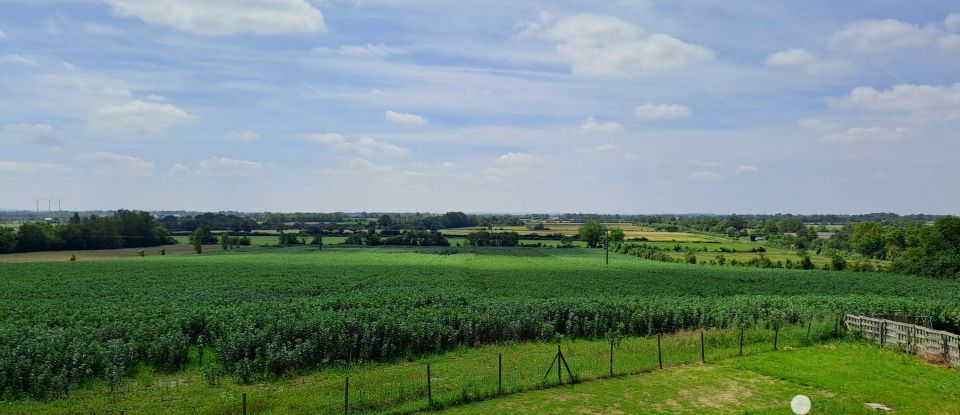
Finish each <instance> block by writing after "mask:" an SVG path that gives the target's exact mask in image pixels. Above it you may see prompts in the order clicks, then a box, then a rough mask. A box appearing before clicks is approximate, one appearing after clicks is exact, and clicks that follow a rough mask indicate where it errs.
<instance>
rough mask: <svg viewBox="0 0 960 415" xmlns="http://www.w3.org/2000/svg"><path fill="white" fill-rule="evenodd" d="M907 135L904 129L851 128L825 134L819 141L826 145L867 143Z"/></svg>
mask: <svg viewBox="0 0 960 415" xmlns="http://www.w3.org/2000/svg"><path fill="white" fill-rule="evenodd" d="M908 133H909V131H908V130H906V129H904V128H895V129H887V128H881V127H872V128H864V127H853V128H850V129H847V130H846V131H841V132H837V133H833V134H827V135H825V136H823V138H821V139H820V141H823V142H824V143H827V144H851V143H860V142H868V141H896V140H899V139H901V138H903V137H904V136H906V135H907V134H908Z"/></svg>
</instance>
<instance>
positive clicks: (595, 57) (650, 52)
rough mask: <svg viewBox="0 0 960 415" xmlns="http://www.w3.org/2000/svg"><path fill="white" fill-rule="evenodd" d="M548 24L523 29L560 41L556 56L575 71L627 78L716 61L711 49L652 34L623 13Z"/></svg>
mask: <svg viewBox="0 0 960 415" xmlns="http://www.w3.org/2000/svg"><path fill="white" fill-rule="evenodd" d="M544 24H545V22H543V23H536V24H534V25H528V27H527V29H525V30H524V32H522V33H527V34H529V32H530V31H531V30H534V29H539V30H540V35H541V36H542V37H543V38H545V39H547V40H550V41H553V42H556V43H557V55H558V56H559V57H560V58H561V59H562V60H564V61H565V62H567V63H569V64H570V65H571V70H572V71H573V73H574V74H576V75H584V76H600V77H618V78H625V77H632V76H636V75H644V74H652V73H658V72H664V71H668V70H673V69H679V68H683V67H686V66H690V65H693V64H696V63H701V62H708V61H712V60H714V53H713V51H712V50H711V49H709V48H706V47H704V46H700V45H696V44H692V43H686V42H683V41H681V40H678V39H676V38H673V37H671V36H669V35H666V34H662V33H647V32H646V31H645V30H644V29H643V28H641V27H640V26H637V25H635V24H633V23H630V22H627V21H625V20H623V19H620V18H618V17H613V16H603V15H596V14H577V15H573V16H569V17H565V18H563V19H560V20H559V21H557V22H556V23H555V24H554V25H553V26H551V27H549V28H543V27H542V26H543V25H544ZM538 25H539V26H538Z"/></svg>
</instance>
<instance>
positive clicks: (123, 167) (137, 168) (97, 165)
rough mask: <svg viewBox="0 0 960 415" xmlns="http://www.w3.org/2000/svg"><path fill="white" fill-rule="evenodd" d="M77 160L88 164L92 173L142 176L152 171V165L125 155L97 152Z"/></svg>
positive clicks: (85, 154) (79, 156)
mask: <svg viewBox="0 0 960 415" xmlns="http://www.w3.org/2000/svg"><path fill="white" fill-rule="evenodd" d="M77 159H78V160H81V161H84V162H87V163H90V164H91V165H92V166H93V169H94V171H96V172H99V173H110V174H114V173H116V174H142V173H147V172H149V171H151V170H153V163H151V162H149V161H145V160H141V159H139V158H136V157H133V156H128V155H125V154H115V153H108V152H106V151H97V152H93V153H82V154H79V155H77Z"/></svg>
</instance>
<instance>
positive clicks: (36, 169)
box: [0, 161, 68, 173]
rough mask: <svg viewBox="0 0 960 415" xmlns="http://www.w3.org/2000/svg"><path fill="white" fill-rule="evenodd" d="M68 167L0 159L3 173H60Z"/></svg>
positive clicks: (0, 170) (0, 168)
mask: <svg viewBox="0 0 960 415" xmlns="http://www.w3.org/2000/svg"><path fill="white" fill-rule="evenodd" d="M67 170H68V169H67V168H66V167H65V166H63V165H60V164H53V163H33V162H22V161H0V172H5V173H47V172H55V173H62V172H65V171H67Z"/></svg>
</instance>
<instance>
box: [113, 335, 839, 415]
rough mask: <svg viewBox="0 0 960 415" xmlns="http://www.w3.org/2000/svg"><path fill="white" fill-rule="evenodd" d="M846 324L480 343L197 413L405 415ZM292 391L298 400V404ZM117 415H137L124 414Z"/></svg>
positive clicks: (764, 344) (772, 346)
mask: <svg viewBox="0 0 960 415" xmlns="http://www.w3.org/2000/svg"><path fill="white" fill-rule="evenodd" d="M844 327H845V325H843V324H841V319H836V320H831V321H812V322H806V323H803V324H784V325H779V324H775V323H767V324H763V325H757V326H752V327H744V328H740V327H731V328H723V329H703V330H693V331H681V332H676V333H671V334H664V335H658V336H648V337H615V336H614V337H610V338H609V339H607V341H588V340H563V341H561V342H560V343H559V344H558V343H518V344H513V345H493V346H484V347H481V348H480V349H479V351H478V350H476V349H475V350H473V351H472V352H466V353H460V352H451V353H447V354H445V355H442V356H439V355H438V356H433V357H430V356H428V357H425V358H422V359H420V360H419V361H418V362H410V363H393V364H390V363H384V364H377V363H374V364H372V365H359V366H352V367H349V368H342V369H336V370H333V371H334V372H336V373H341V374H342V375H343V376H342V377H339V378H338V377H336V376H324V377H322V378H319V379H314V380H313V382H314V383H311V384H308V385H304V386H303V387H298V388H291V389H293V390H286V391H284V390H283V389H282V388H277V389H266V390H250V389H248V392H246V393H236V392H234V393H231V392H227V391H223V390H219V391H218V390H216V389H211V392H210V393H211V394H212V395H217V399H218V400H219V404H218V405H217V408H209V407H205V408H203V412H205V413H222V414H243V415H247V414H257V413H264V412H284V413H319V414H361V413H391V414H403V413H412V412H418V411H424V410H430V409H438V408H443V407H447V406H452V405H456V404H462V403H467V402H472V401H477V400H482V399H488V398H493V397H497V396H504V395H509V394H512V393H517V392H522V391H527V390H534V389H543V388H551V387H556V386H559V385H567V384H572V383H579V382H585V381H592V380H597V379H603V378H609V377H617V376H625V375H633V374H639V373H644V372H650V371H654V370H660V369H661V368H670V367H675V366H681V365H689V364H696V363H700V362H707V363H709V362H711V361H718V360H723V359H730V358H736V357H738V356H745V355H752V354H757V353H765V352H772V351H775V350H782V349H788V348H795V347H802V346H806V345H812V344H816V343H820V342H823V341H825V340H827V339H831V338H835V337H837V336H839V335H840V334H841V330H843V329H844ZM419 362H423V363H419ZM564 363H565V364H564ZM558 370H559V373H558ZM297 394H302V399H299V396H298V395H297ZM291 398H293V399H291ZM173 400H175V399H173ZM280 401H282V402H284V403H283V405H284V406H283V407H282V408H280V407H277V406H276V405H277V402H280ZM291 402H293V403H291ZM167 403H168V404H170V405H171V406H169V407H168V409H171V410H174V411H176V410H177V409H174V407H176V406H177V405H176V404H175V403H174V402H172V401H170V402H167ZM194 409H197V410H200V408H194ZM211 411H212V412H211ZM108 413H109V412H108ZM113 413H117V412H113ZM119 413H121V414H123V415H135V412H134V411H133V410H131V409H127V410H125V411H119Z"/></svg>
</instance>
